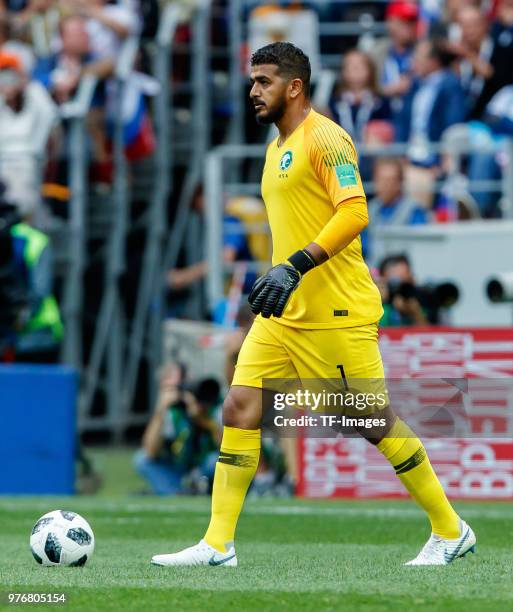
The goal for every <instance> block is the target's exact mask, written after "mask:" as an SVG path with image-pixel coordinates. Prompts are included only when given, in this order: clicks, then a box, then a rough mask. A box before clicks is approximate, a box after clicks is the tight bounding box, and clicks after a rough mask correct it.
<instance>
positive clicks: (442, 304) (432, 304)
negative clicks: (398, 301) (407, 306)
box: [388, 279, 460, 324]
mask: <svg viewBox="0 0 513 612" xmlns="http://www.w3.org/2000/svg"><path fill="white" fill-rule="evenodd" d="M388 293H389V302H390V303H391V304H393V302H394V298H395V297H396V296H399V297H401V298H403V299H404V300H410V299H412V298H414V299H416V300H417V301H418V302H419V304H420V305H421V307H422V308H423V310H424V311H425V313H426V316H427V318H428V320H429V322H430V323H433V324H436V323H439V319H440V310H441V309H448V308H450V307H451V306H454V304H456V302H457V301H458V299H459V294H460V293H459V290H458V287H457V286H456V285H455V284H454V283H453V282H451V281H444V282H442V283H427V284H425V285H415V284H413V283H410V282H403V281H401V280H398V279H392V280H390V281H389V282H388Z"/></svg>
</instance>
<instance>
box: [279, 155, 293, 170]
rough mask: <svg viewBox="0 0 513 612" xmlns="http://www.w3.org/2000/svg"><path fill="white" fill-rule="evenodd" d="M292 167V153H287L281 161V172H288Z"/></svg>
mask: <svg viewBox="0 0 513 612" xmlns="http://www.w3.org/2000/svg"><path fill="white" fill-rule="evenodd" d="M290 166H292V151H286V152H285V153H284V154H283V155H282V156H281V159H280V170H288V169H289V168H290Z"/></svg>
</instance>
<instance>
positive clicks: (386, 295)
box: [378, 255, 429, 327]
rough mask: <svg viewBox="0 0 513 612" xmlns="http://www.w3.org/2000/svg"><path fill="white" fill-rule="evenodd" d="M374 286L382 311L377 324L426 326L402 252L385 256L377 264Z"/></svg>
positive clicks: (387, 325)
mask: <svg viewBox="0 0 513 612" xmlns="http://www.w3.org/2000/svg"><path fill="white" fill-rule="evenodd" d="M379 274H380V279H379V282H378V287H379V290H380V292H381V298H382V300H383V309H384V311H385V313H384V315H383V317H382V319H381V321H380V325H382V326H384V327H392V326H403V325H429V321H428V319H427V316H426V313H425V311H424V309H423V308H422V305H421V301H420V296H419V294H418V288H417V287H416V286H415V279H414V277H413V273H412V271H411V268H410V262H409V260H408V258H407V257H406V255H390V256H388V257H385V258H384V259H383V260H382V261H381V263H380V266H379Z"/></svg>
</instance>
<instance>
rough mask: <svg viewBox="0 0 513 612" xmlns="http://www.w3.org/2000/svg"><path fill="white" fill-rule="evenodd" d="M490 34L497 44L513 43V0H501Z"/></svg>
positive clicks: (506, 44)
mask: <svg viewBox="0 0 513 612" xmlns="http://www.w3.org/2000/svg"><path fill="white" fill-rule="evenodd" d="M490 35H491V37H492V39H493V40H494V43H495V44H499V45H501V46H502V47H510V46H511V45H513V0H499V2H498V6H497V14H496V16H495V20H494V21H493V23H492V28H491V32H490Z"/></svg>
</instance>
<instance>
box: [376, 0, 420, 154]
mask: <svg viewBox="0 0 513 612" xmlns="http://www.w3.org/2000/svg"><path fill="white" fill-rule="evenodd" d="M418 16H419V9H418V6H417V5H416V4H415V3H414V2H412V1H409V0H407V1H404V0H399V1H397V2H391V3H390V4H389V5H388V7H387V11H386V25H387V31H388V36H387V37H386V38H383V39H381V40H379V41H377V44H376V45H375V46H374V48H373V49H372V56H373V58H374V61H375V62H376V64H377V66H378V73H379V84H380V87H381V92H382V94H383V95H384V96H385V97H386V98H388V99H389V100H390V108H391V113H392V121H393V125H394V132H395V140H396V141H397V142H406V141H407V139H408V131H409V108H408V107H409V104H410V103H411V99H410V98H411V92H412V87H413V66H412V64H413V52H414V49H415V43H416V41H417V29H418V28H417V26H418Z"/></svg>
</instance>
